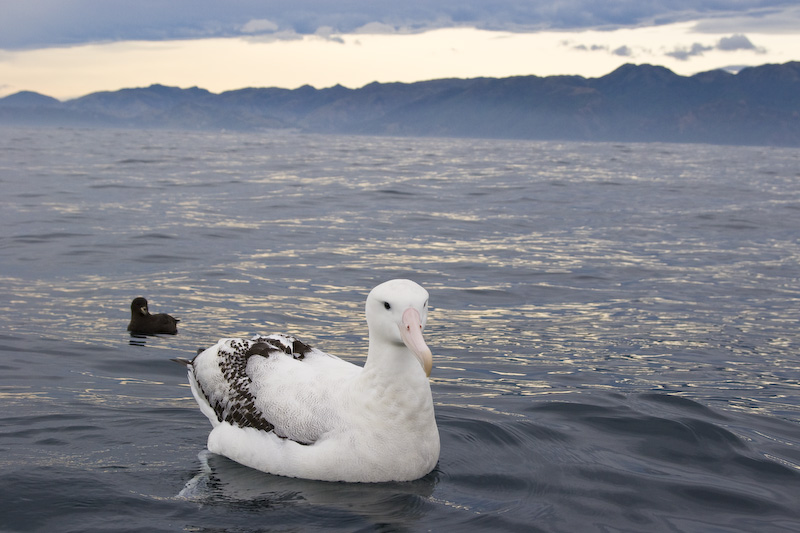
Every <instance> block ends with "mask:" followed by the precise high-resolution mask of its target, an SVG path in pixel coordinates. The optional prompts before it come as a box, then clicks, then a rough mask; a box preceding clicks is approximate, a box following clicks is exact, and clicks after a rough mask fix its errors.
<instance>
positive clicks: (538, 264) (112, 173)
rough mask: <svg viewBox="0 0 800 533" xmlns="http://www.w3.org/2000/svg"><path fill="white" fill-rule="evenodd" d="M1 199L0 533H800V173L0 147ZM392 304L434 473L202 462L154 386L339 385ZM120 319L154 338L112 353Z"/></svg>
mask: <svg viewBox="0 0 800 533" xmlns="http://www.w3.org/2000/svg"><path fill="white" fill-rule="evenodd" d="M0 193H1V194H0V205H2V209H1V210H0V300H2V302H3V305H2V309H3V311H2V313H0V531H4V532H6V531H9V532H17V531H19V532H29V531H47V532H52V531H60V532H71V531H75V532H78V531H80V532H100V531H147V532H160V531H197V532H212V531H213V532H222V531H225V532H249V531H409V532H416V531H525V532H529V531H542V532H567V533H571V532H577V531H580V532H592V531H597V532H612V531H613V532H622V531H625V532H638V531H642V532H644V531H647V532H658V531H668V532H679V531H686V532H727V531H741V532H754V531H758V532H774V531H781V532H782V531H785V532H790V531H800V333H799V332H800V328H799V327H798V326H800V150H797V149H777V148H763V147H759V148H748V147H719V146H706V145H674V144H603V143H594V144H592V143H585V144H582V143H558V142H527V141H488V140H454V139H397V138H371V137H340V136H314V135H302V134H286V133H281V132H275V133H263V134H241V133H230V132H220V133H208V132H199V133H193V132H170V131H116V130H81V129H0ZM394 277H409V278H412V279H414V280H416V281H417V282H419V283H420V284H422V285H423V286H425V287H426V288H427V289H428V290H429V292H430V294H431V300H430V301H431V312H430V316H429V323H428V327H427V328H426V332H425V336H426V340H427V342H428V344H429V346H430V347H431V348H432V350H433V353H434V371H433V374H432V389H433V396H434V403H435V406H436V412H437V421H438V425H439V430H440V434H441V438H442V453H441V458H440V461H439V464H438V466H437V468H436V469H435V470H434V471H433V472H432V473H431V474H430V475H428V476H426V477H425V478H423V479H421V480H418V481H415V482H411V483H387V484H379V485H362V484H344V483H323V482H313V481H304V480H296V479H289V478H281V477H276V476H270V475H267V474H263V473H260V472H256V471H253V470H249V469H247V468H245V467H242V466H239V465H237V464H236V463H233V462H231V461H229V460H227V459H225V458H222V457H218V456H214V455H211V454H209V453H208V452H206V451H205V442H206V437H207V435H208V432H209V429H210V426H209V424H208V422H207V420H206V419H205V418H204V417H203V415H202V414H201V413H200V412H199V410H198V409H197V407H196V405H195V402H194V400H193V399H192V398H191V393H190V391H189V388H188V385H187V382H186V375H185V371H184V369H183V368H182V367H181V366H180V365H177V364H175V363H173V362H171V361H170V358H174V357H191V356H192V355H193V354H195V353H196V351H197V349H198V348H204V347H207V346H209V345H210V344H212V343H213V342H215V341H216V340H217V339H218V338H220V337H228V336H241V335H247V336H250V335H253V334H256V333H271V332H283V333H292V334H295V335H297V336H298V337H300V338H301V339H303V340H304V341H305V342H307V343H310V344H312V345H314V346H317V347H319V348H322V349H324V350H326V351H329V352H331V353H335V354H337V355H340V356H342V357H344V358H346V359H348V360H351V361H354V362H362V361H363V354H364V353H365V341H366V338H365V337H366V324H365V322H364V318H363V302H364V299H365V297H366V294H367V293H368V292H369V290H370V289H371V288H372V287H373V286H374V285H376V284H378V283H379V282H381V281H384V280H386V279H389V278H394ZM136 296H145V297H146V298H148V299H149V301H150V306H151V309H152V310H153V311H154V312H168V313H170V314H172V315H174V316H177V317H179V318H180V319H181V322H180V324H179V333H178V335H175V336H170V335H163V336H151V337H146V338H145V337H131V336H130V335H129V334H128V333H127V332H126V331H125V328H126V325H127V322H128V319H129V306H130V301H131V300H132V299H133V298H134V297H136Z"/></svg>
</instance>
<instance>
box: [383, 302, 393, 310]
mask: <svg viewBox="0 0 800 533" xmlns="http://www.w3.org/2000/svg"><path fill="white" fill-rule="evenodd" d="M383 307H384V309H391V308H392V305H391V304H390V303H389V302H383Z"/></svg>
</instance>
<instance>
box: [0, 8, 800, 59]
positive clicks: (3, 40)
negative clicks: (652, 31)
mask: <svg viewBox="0 0 800 533" xmlns="http://www.w3.org/2000/svg"><path fill="white" fill-rule="evenodd" d="M796 4H797V2H796V0H739V1H737V2H728V1H723V0H698V1H696V2H686V1H685V0H664V1H662V2H642V1H641V0H621V1H611V2H594V1H589V0H546V1H544V0H537V1H530V0H522V1H520V0H476V1H474V2H464V1H463V0H437V1H430V0H404V1H402V2H375V1H374V0H340V1H337V2H333V1H331V0H291V1H287V0H283V1H274V0H238V1H236V2H228V1H219V0H169V1H166V2H165V1H163V0H138V1H135V2H132V1H130V0H35V1H31V2H5V3H4V6H3V10H2V11H3V13H2V16H0V49H21V48H36V47H43V46H56V45H70V44H80V43H86V42H104V41H118V40H166V39H189V38H203V37H225V36H235V35H252V34H256V35H258V34H267V35H277V36H278V37H288V36H292V35H297V34H301V35H302V34H314V33H318V32H322V33H326V32H328V33H330V32H334V33H335V32H340V33H349V32H353V31H356V30H358V29H359V28H363V27H364V26H367V25H370V27H371V28H372V29H373V31H375V29H376V28H379V29H382V30H383V31H422V30H425V29H431V28H438V27H453V26H470V27H477V28H481V29H490V30H510V31H535V30H541V29H585V28H613V27H623V26H636V25H643V24H664V23H669V22H676V21H682V20H701V19H702V20H707V21H709V22H708V25H709V27H710V26H713V24H714V20H719V17H722V16H724V17H732V16H737V15H739V16H743V17H748V18H749V19H752V20H758V21H760V24H761V25H762V26H766V25H769V24H785V23H786V20H787V16H782V13H783V12H784V11H785V10H788V11H787V12H791V13H792V17H798V16H800V13H798V10H797V9H796V7H797V5H796ZM795 20H796V18H795ZM762 29H763V28H762ZM379 31H380V30H379ZM740 31H746V30H740Z"/></svg>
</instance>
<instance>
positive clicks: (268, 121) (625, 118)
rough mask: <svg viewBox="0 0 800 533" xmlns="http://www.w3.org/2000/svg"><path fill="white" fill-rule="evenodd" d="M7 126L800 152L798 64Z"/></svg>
mask: <svg viewBox="0 0 800 533" xmlns="http://www.w3.org/2000/svg"><path fill="white" fill-rule="evenodd" d="M0 124H38V125H61V126H112V127H134V128H179V129H185V128H188V129H231V130H259V129H275V128H289V129H294V130H299V131H307V132H319V133H350V134H377V135H414V136H450V137H489V138H519V139H562V140H596V141H668V142H707V143H720V144H752V145H781V146H800V62H790V63H785V64H783V65H763V66H760V67H751V68H745V69H743V70H741V71H740V72H739V73H738V74H731V73H729V72H725V71H722V70H715V71H711V72H704V73H701V74H696V75H694V76H688V77H687V76H679V75H677V74H675V73H673V72H672V71H670V70H668V69H666V68H663V67H657V66H652V65H638V66H637V65H630V64H628V65H623V66H622V67H620V68H618V69H617V70H615V71H614V72H612V73H610V74H608V75H606V76H603V77H600V78H583V77H580V76H550V77H544V78H542V77H538V76H519V77H511V78H502V79H495V78H476V79H467V80H462V79H442V80H433V81H426V82H418V83H410V84H406V83H372V84H370V85H367V86H365V87H362V88H360V89H347V88H345V87H341V86H336V87H331V88H327V89H319V90H318V89H314V88H313V87H309V86H305V87H300V88H299V89H295V90H288V89H277V88H251V89H241V90H237V91H228V92H224V93H221V94H213V93H210V92H208V91H206V90H204V89H198V88H196V87H195V88H191V89H178V88H175V87H165V86H162V85H152V86H150V87H147V88H141V89H123V90H120V91H115V92H99V93H93V94H90V95H87V96H84V97H81V98H77V99H75V100H69V101H67V102H59V101H58V100H55V99H53V98H49V97H47V96H43V95H40V94H36V93H31V92H22V93H17V94H13V95H11V96H8V97H6V98H3V99H0Z"/></svg>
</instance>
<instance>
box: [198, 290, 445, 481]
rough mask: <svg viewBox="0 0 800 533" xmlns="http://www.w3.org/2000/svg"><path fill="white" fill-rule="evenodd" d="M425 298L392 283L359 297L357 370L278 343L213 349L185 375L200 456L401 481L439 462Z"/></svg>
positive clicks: (272, 339) (338, 477)
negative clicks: (205, 430)
mask: <svg viewBox="0 0 800 533" xmlns="http://www.w3.org/2000/svg"><path fill="white" fill-rule="evenodd" d="M427 306H428V292H427V291H426V290H425V289H423V288H422V287H420V286H419V285H418V284H416V283H414V282H413V281H409V280H391V281H387V282H386V283H382V284H381V285H378V286H377V287H375V288H374V289H373V290H372V292H370V294H369V296H368V297H367V303H366V316H367V323H368V325H369V349H368V353H367V360H366V363H365V365H364V367H363V368H362V367H360V366H357V365H354V364H351V363H348V362H346V361H344V360H342V359H339V358H338V357H336V356H333V355H329V354H326V353H324V352H322V351H320V350H317V349H315V348H311V347H310V346H308V345H306V344H304V343H302V342H300V341H298V340H297V339H296V338H294V337H291V336H285V335H267V336H261V335H257V336H255V337H253V338H252V339H249V340H245V339H222V340H220V341H219V342H217V344H216V345H214V346H212V347H211V348H208V349H207V350H205V351H203V352H201V353H200V354H198V355H197V357H195V358H194V360H193V361H182V362H184V363H185V364H186V365H187V366H188V370H189V382H190V384H191V387H192V393H193V395H194V397H195V399H196V400H197V403H198V404H199V406H200V410H201V411H202V412H203V414H205V415H206V417H208V419H209V420H210V421H211V424H212V426H213V429H212V430H211V434H210V435H209V437H208V449H209V450H210V451H212V452H214V453H217V454H220V455H224V456H226V457H228V458H230V459H232V460H234V461H237V462H239V463H241V464H243V465H246V466H249V467H252V468H256V469H258V470H262V471H264V472H269V473H271V474H277V475H283V476H290V477H300V478H306V479H318V480H326V481H353V482H380V481H410V480H413V479H417V478H420V477H422V476H424V475H425V474H427V473H428V472H430V471H431V470H432V469H433V468H434V467H435V466H436V462H437V461H438V458H439V432H438V429H437V427H436V421H435V419H434V411H433V401H432V398H431V389H430V383H429V381H428V375H429V374H430V369H431V364H432V363H431V352H430V350H429V349H428V347H427V346H426V344H425V341H424V339H423V337H422V329H423V328H424V326H425V322H426V320H427Z"/></svg>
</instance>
